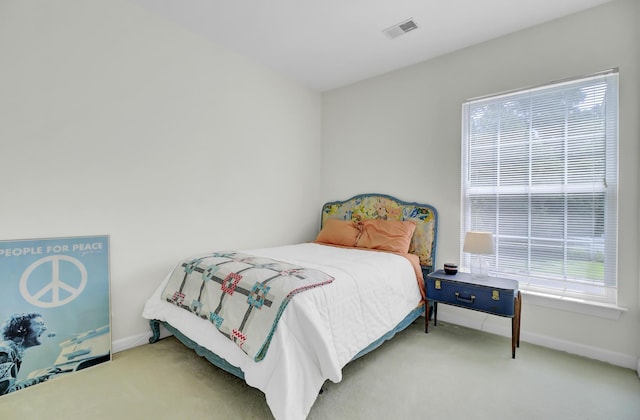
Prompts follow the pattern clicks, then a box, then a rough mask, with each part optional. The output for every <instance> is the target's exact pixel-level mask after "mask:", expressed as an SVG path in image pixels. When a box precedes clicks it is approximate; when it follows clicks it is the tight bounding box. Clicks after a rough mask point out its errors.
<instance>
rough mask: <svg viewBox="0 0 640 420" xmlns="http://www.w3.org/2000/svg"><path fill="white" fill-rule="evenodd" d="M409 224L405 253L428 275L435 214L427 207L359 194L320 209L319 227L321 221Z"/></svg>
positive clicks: (433, 247)
mask: <svg viewBox="0 0 640 420" xmlns="http://www.w3.org/2000/svg"><path fill="white" fill-rule="evenodd" d="M329 218H333V219H342V220H365V219H388V220H413V221H415V222H416V230H415V232H414V234H413V238H412V239H411V246H410V247H409V252H410V253H412V254H416V255H417V256H418V257H419V258H420V265H421V266H422V269H423V271H425V272H427V273H430V272H432V271H433V265H434V264H435V261H436V238H437V230H438V212H437V211H436V209H435V208H434V207H433V206H431V205H429V204H420V203H410V202H406V201H402V200H399V199H397V198H395V197H392V196H390V195H384V194H360V195H356V196H354V197H351V198H349V199H347V200H345V201H332V202H329V203H325V204H324V206H322V220H321V221H320V224H321V227H322V226H323V225H324V222H325V220H327V219H329Z"/></svg>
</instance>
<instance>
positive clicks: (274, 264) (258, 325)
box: [162, 251, 333, 362]
mask: <svg viewBox="0 0 640 420" xmlns="http://www.w3.org/2000/svg"><path fill="white" fill-rule="evenodd" d="M332 281H333V277H331V276H329V275H328V274H326V273H323V272H322V271H319V270H315V269H310V268H306V267H300V266H296V265H292V264H288V263H284V262H281V261H276V260H273V259H270V258H264V257H258V256H253V255H249V254H244V253H239V252H236V251H229V252H216V253H213V254H210V255H206V256H203V257H199V258H195V259H191V260H186V261H183V262H182V263H181V264H179V265H178V266H177V267H176V268H175V269H174V270H173V272H172V273H171V276H170V278H169V281H168V283H167V285H166V286H165V288H164V291H163V292H162V299H163V300H166V301H167V302H169V303H172V304H174V305H176V306H178V307H180V308H183V309H185V310H187V311H190V312H192V313H194V314H196V315H197V316H199V317H201V318H204V319H207V320H209V321H210V322H211V323H212V324H213V325H214V326H215V327H216V328H217V329H218V330H219V331H220V332H221V333H222V334H224V335H225V336H226V337H227V338H229V339H230V340H231V341H233V342H234V343H236V344H237V345H238V346H239V347H240V348H241V349H242V351H244V352H245V353H246V354H247V355H249V356H250V357H252V358H253V359H254V360H255V361H256V362H258V361H260V360H262V359H263V358H264V357H265V355H266V353H267V350H268V348H269V344H270V342H271V337H272V336H273V333H274V332H275V330H276V328H277V325H278V321H279V319H280V317H281V316H282V314H283V312H284V310H285V308H286V307H287V304H288V303H289V302H290V301H291V299H292V298H293V297H294V296H295V295H296V294H298V293H300V292H303V291H305V290H308V289H311V288H314V287H318V286H322V285H325V284H329V283H331V282H332Z"/></svg>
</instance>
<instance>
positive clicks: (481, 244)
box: [462, 232, 495, 255]
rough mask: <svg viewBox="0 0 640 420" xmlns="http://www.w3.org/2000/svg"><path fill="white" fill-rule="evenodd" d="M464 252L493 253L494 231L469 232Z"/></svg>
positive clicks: (465, 238) (465, 239)
mask: <svg viewBox="0 0 640 420" xmlns="http://www.w3.org/2000/svg"><path fill="white" fill-rule="evenodd" d="M462 250H463V251H464V252H469V253H471V254H485V255H491V254H493V253H494V252H495V251H494V248H493V233H491V232H467V234H466V236H465V237H464V248H463V249H462Z"/></svg>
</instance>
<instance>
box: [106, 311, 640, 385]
mask: <svg viewBox="0 0 640 420" xmlns="http://www.w3.org/2000/svg"><path fill="white" fill-rule="evenodd" d="M439 319H440V320H441V321H444V322H450V323H452V324H456V325H461V326H463V327H467V328H473V329H476V330H480V331H486V332H488V333H491V334H497V335H502V336H505V337H511V323H507V324H508V325H507V326H505V327H502V326H497V325H496V324H486V325H485V324H484V322H483V321H478V320H474V319H471V317H464V316H457V315H456V314H441V316H440V317H439ZM168 335H170V333H169V332H168V331H167V330H166V329H165V328H164V327H162V326H160V338H164V337H166V336H168ZM150 337H151V332H150V331H149V332H147V333H143V334H138V335H135V336H130V337H125V338H122V339H120V340H116V341H114V342H113V349H112V350H113V353H118V352H120V351H124V350H129V349H132V348H134V347H138V346H141V345H143V344H147V343H148V342H149V338H150ZM520 341H522V342H527V343H531V344H536V345H538V346H543V347H547V348H551V349H554V350H559V351H566V352H567V353H571V354H576V355H579V356H584V357H588V358H589V359H595V360H600V361H602V362H606V363H611V364H612V365H616V366H620V367H624V368H628V369H633V370H635V371H636V373H637V374H638V376H639V377H640V358H638V357H636V356H632V355H627V354H623V353H617V352H614V351H610V350H605V349H601V348H598V347H593V346H587V345H585V344H579V343H574V342H571V341H567V340H560V339H558V338H553V337H548V336H545V335H541V334H532V333H527V332H525V331H522V333H521V335H520Z"/></svg>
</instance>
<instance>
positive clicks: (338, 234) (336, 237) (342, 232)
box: [315, 219, 360, 246]
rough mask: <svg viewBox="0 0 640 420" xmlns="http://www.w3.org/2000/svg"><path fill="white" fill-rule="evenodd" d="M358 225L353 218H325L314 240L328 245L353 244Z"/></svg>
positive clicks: (356, 237) (354, 243)
mask: <svg viewBox="0 0 640 420" xmlns="http://www.w3.org/2000/svg"><path fill="white" fill-rule="evenodd" d="M358 236H360V225H359V224H358V222H354V221H353V220H341V219H327V220H325V222H324V226H323V227H322V230H321V231H320V233H318V236H317V237H316V240H315V242H317V243H321V244H328V245H342V246H355V245H356V241H357V240H358Z"/></svg>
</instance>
